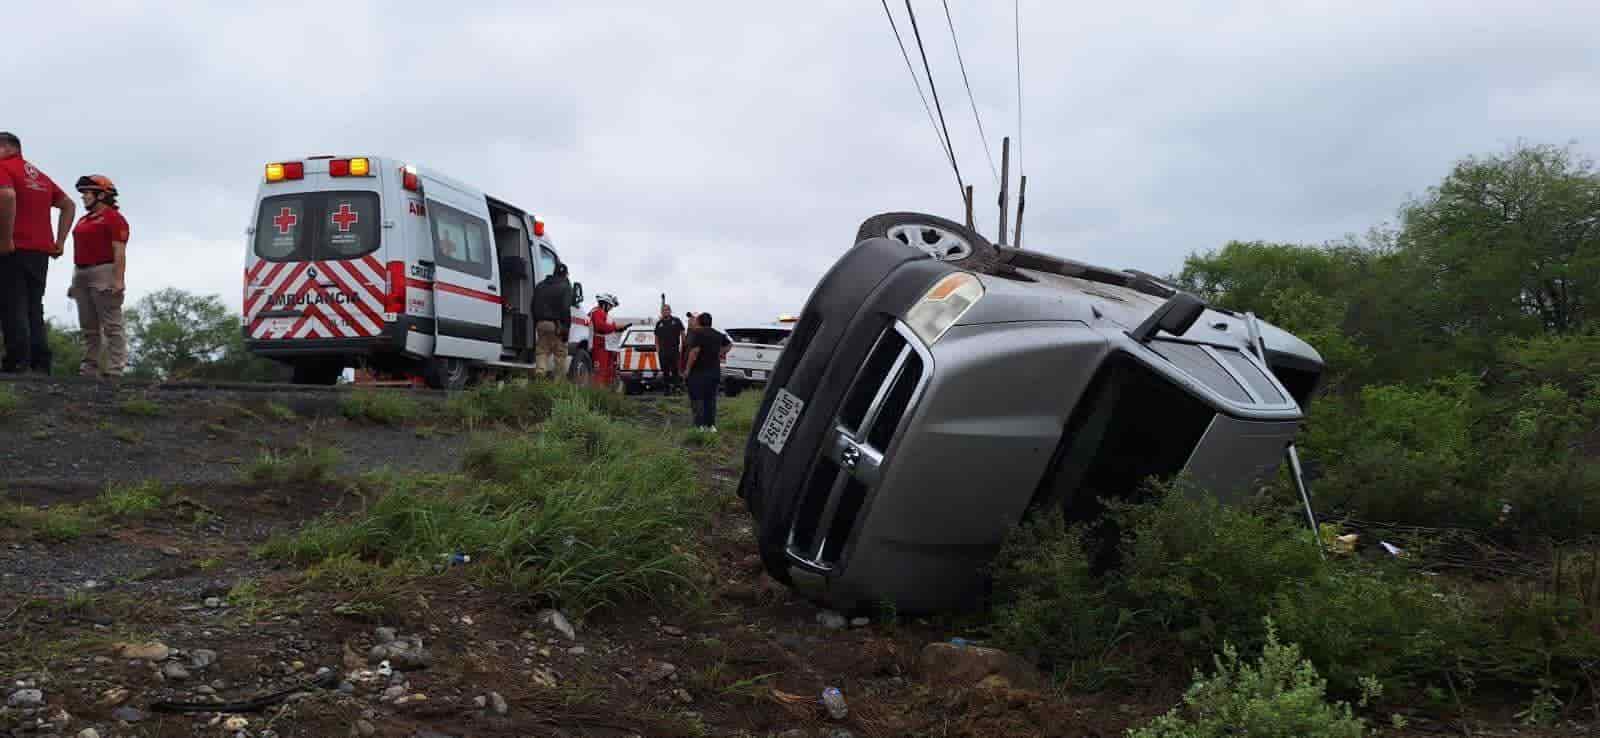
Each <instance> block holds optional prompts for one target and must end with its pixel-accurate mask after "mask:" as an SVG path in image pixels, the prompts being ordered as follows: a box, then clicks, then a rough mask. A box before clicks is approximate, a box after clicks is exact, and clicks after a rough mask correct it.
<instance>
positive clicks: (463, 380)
mask: <svg viewBox="0 0 1600 738" xmlns="http://www.w3.org/2000/svg"><path fill="white" fill-rule="evenodd" d="M471 377H472V371H471V369H470V368H469V367H468V366H467V362H465V361H463V360H461V359H454V358H447V357H442V356H436V357H434V359H433V361H430V362H428V368H427V370H426V371H424V372H423V374H422V379H423V381H425V382H427V383H428V386H429V387H430V388H432V389H442V390H447V391H450V392H457V391H460V390H462V389H465V388H466V386H467V380H468V379H470V378H471Z"/></svg>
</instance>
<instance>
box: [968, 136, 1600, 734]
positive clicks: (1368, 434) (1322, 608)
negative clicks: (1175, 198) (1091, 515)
mask: <svg viewBox="0 0 1600 738" xmlns="http://www.w3.org/2000/svg"><path fill="white" fill-rule="evenodd" d="M1400 215H1401V217H1400V224H1399V226H1398V227H1395V228H1377V229H1374V230H1373V231H1372V232H1371V233H1370V234H1368V235H1367V236H1366V237H1365V238H1361V239H1355V238H1352V239H1349V240H1347V241H1346V242H1343V243H1337V244H1328V245H1323V246H1310V245H1298V244H1276V243H1262V242H1250V243H1244V242H1234V243H1229V244H1227V245H1226V246H1224V247H1222V248H1221V249H1218V250H1215V251H1210V252H1207V253H1203V254H1195V255H1192V256H1191V257H1189V259H1188V260H1187V261H1186V263H1185V265H1184V268H1183V270H1182V272H1181V273H1180V274H1179V275H1176V276H1175V277H1173V278H1172V279H1173V280H1174V281H1176V282H1178V283H1180V284H1182V285H1184V286H1185V287H1186V288H1188V289H1191V290H1193V291H1195V292H1197V293H1198V294H1201V295H1202V296H1204V297H1205V298H1206V299H1208V300H1209V301H1211V302H1212V303H1213V304H1217V305H1220V306H1223V307H1226V308H1230V309H1234V310H1239V311H1244V310H1250V311H1254V312H1256V313H1258V314H1261V315H1262V316H1263V317H1265V318H1266V319H1268V320H1271V321H1273V322H1274V323H1277V324H1278V325H1281V326H1283V327H1285V328H1287V329H1289V330H1291V331H1293V332H1295V333H1296V334H1298V335H1300V336H1302V337H1304V338H1306V339H1307V340H1308V341H1309V342H1310V343H1311V344H1312V345H1313V346H1315V347H1316V348H1317V349H1318V350H1319V351H1320V352H1321V353H1322V354H1323V356H1324V358H1325V359H1326V360H1327V361H1328V364H1329V369H1330V371H1329V375H1328V377H1327V378H1326V380H1325V381H1324V383H1323V384H1322V386H1321V387H1320V388H1319V390H1318V392H1317V394H1316V396H1315V399H1314V400H1313V402H1312V403H1311V407H1310V416H1309V419H1308V422H1307V425H1306V429H1305V432H1304V434H1303V436H1302V440H1301V443H1300V448H1301V451H1302V454H1303V456H1304V457H1305V459H1306V462H1307V468H1308V472H1309V474H1308V476H1309V477H1310V484H1311V488H1312V492H1313V498H1314V501H1315V503H1316V506H1317V509H1318V513H1319V517H1320V522H1321V524H1322V530H1321V531H1319V532H1318V534H1317V536H1316V537H1313V534H1312V533H1311V532H1310V531H1309V530H1308V529H1307V526H1306V523H1305V518H1304V517H1303V512H1302V511H1300V510H1299V509H1298V498H1297V497H1296V494H1295V492H1294V488H1293V486H1292V485H1291V484H1290V482H1289V480H1288V477H1287V474H1285V475H1284V476H1283V477H1282V478H1281V479H1280V480H1279V483H1278V484H1277V485H1276V486H1275V487H1274V488H1272V489H1271V490H1269V491H1268V493H1267V494H1265V495H1263V496H1262V497H1260V498H1259V499H1256V500H1254V501H1253V503H1252V504H1251V505H1247V506H1235V507H1227V506H1222V505H1218V504H1216V503H1215V502H1213V501H1209V500H1207V499H1205V498H1204V497H1203V496H1201V495H1197V494H1194V493H1193V491H1192V490H1189V489H1187V488H1186V487H1185V486H1184V485H1183V483H1182V480H1169V481H1168V482H1165V483H1158V484H1153V485H1152V487H1151V489H1150V490H1148V491H1149V492H1150V494H1149V495H1148V496H1147V499H1148V501H1146V502H1144V503H1142V504H1137V505H1135V504H1128V503H1126V502H1122V503H1118V504H1113V505H1112V507H1111V512H1110V513H1109V514H1108V515H1107V516H1106V518H1105V519H1104V520H1103V521H1099V522H1098V523H1097V524H1095V525H1080V526H1072V527H1068V526H1065V525H1064V524H1063V522H1062V520H1061V518H1060V516H1059V514H1052V513H1049V512H1040V513H1039V514H1037V515H1036V516H1035V517H1034V518H1033V519H1032V520H1031V521H1029V522H1028V523H1027V524H1025V525H1023V526H1021V527H1019V528H1018V529H1017V530H1016V531H1014V532H1013V534H1012V536H1011V537H1010V539H1009V540H1008V542H1007V545H1006V547H1005V550H1004V551H1003V552H1002V555H1001V556H1000V557H999V559H998V560H997V561H996V563H995V567H994V572H995V577H996V587H995V591H996V598H995V600H996V601H995V607H994V609H993V610H992V611H991V613H990V620H989V621H988V623H987V626H988V630H989V634H990V635H991V636H992V638H993V639H994V640H995V641H996V642H997V643H998V644H1000V645H1003V646H1004V647H1006V648H1009V649H1013V650H1014V651H1016V652H1017V653H1020V654H1023V655H1025V656H1027V657H1030V658H1031V659H1032V660H1034V661H1035V662H1036V663H1038V664H1040V665H1041V666H1044V667H1045V668H1047V669H1049V670H1051V671H1052V672H1053V673H1054V674H1055V675H1056V676H1057V677H1058V679H1059V680H1061V681H1062V682H1064V683H1065V684H1066V685H1067V686H1068V687H1069V688H1072V689H1077V690H1091V691H1092V690H1099V689H1107V688H1118V687H1124V686H1128V685H1133V684H1138V683H1141V682H1144V681H1146V680H1149V679H1152V678H1155V677H1157V676H1158V675H1159V674H1161V673H1164V672H1170V668H1171V665H1172V664H1173V663H1174V662H1175V661H1176V662H1177V663H1183V664H1187V665H1189V666H1190V667H1191V668H1196V667H1198V666H1200V665H1203V664H1205V663H1206V662H1207V661H1209V660H1212V659H1215V658H1216V654H1218V653H1222V654H1223V658H1224V659H1225V661H1217V662H1216V663H1217V666H1218V669H1219V671H1218V673H1217V674H1214V675H1201V674H1199V673H1197V675H1196V681H1195V685H1194V686H1193V687H1192V689H1191V690H1190V692H1189V694H1188V696H1187V697H1186V700H1185V701H1186V705H1185V706H1184V707H1183V708H1182V709H1180V710H1177V711H1175V712H1174V713H1173V715H1172V716H1169V717H1167V718H1163V719H1161V720H1158V721H1156V723H1154V724H1152V725H1151V726H1150V727H1149V728H1147V729H1145V730H1143V731H1140V732H1137V733H1135V735H1138V736H1211V735H1223V734H1224V733H1227V732H1229V731H1231V732H1232V734H1237V732H1238V731H1239V730H1240V729H1243V730H1244V732H1247V733H1249V734H1250V735H1330V736H1331V735H1360V734H1361V729H1359V728H1357V727H1354V725H1353V724H1352V723H1351V722H1350V721H1349V719H1348V713H1346V712H1344V711H1343V708H1342V707H1341V708H1337V709H1336V707H1335V706H1334V705H1333V703H1331V702H1329V700H1349V701H1352V702H1356V703H1358V705H1361V706H1367V707H1369V708H1370V709H1368V710H1367V711H1368V712H1369V713H1371V714H1370V715H1369V716H1371V717H1374V718H1375V719H1377V721H1378V722H1387V720H1385V719H1383V718H1382V715H1381V714H1379V713H1377V712H1376V711H1375V710H1376V708H1375V707H1371V706H1372V705H1375V704H1376V703H1375V702H1374V701H1373V694H1374V693H1375V692H1379V691H1381V692H1383V694H1384V695H1385V699H1386V700H1387V703H1392V704H1395V705H1405V706H1412V707H1415V708H1418V709H1421V710H1423V711H1425V712H1427V713H1431V714H1441V715H1444V714H1460V713H1461V712H1463V711H1465V709H1466V708H1467V707H1468V706H1473V707H1482V706H1485V705H1494V704H1501V705H1508V706H1510V707H1511V708H1513V709H1515V711H1516V714H1517V715H1518V718H1519V719H1520V720H1521V721H1522V722H1524V723H1527V724H1530V725H1553V724H1554V723H1555V722H1556V721H1558V720H1560V719H1562V718H1577V717H1579V716H1580V715H1583V716H1592V711H1593V710H1594V709H1596V708H1600V702H1597V699H1600V695H1597V694H1596V692H1595V688H1596V687H1595V685H1596V683H1597V681H1596V679H1597V677H1600V666H1597V665H1600V546H1597V543H1600V538H1597V537H1596V533H1595V532H1596V531H1600V460H1597V457H1600V338H1597V330H1600V314H1596V313H1595V312H1594V307H1593V306H1594V305H1595V304H1596V300H1597V299H1600V294H1597V292H1596V291H1597V290H1600V258H1597V256H1600V229H1597V228H1596V227H1595V226H1594V224H1595V223H1596V222H1597V218H1600V172H1597V171H1596V170H1595V168H1594V166H1593V165H1592V164H1591V163H1590V162H1588V161H1587V160H1584V159H1582V158H1581V157H1580V156H1579V155H1578V153H1577V152H1575V151H1574V150H1572V149H1570V148H1556V147H1549V146H1517V147H1514V148H1513V149H1511V150H1509V151H1507V152H1505V153H1502V154H1499V155H1493V156H1487V157H1472V158H1468V159H1465V160H1463V161H1461V162H1460V163H1459V164H1458V165H1457V166H1456V167H1455V168H1454V170H1453V171H1452V172H1451V173H1450V174H1449V176H1447V177H1446V178H1445V180H1444V181H1443V182H1442V183H1441V184H1440V185H1439V186H1438V187H1435V188H1432V189H1431V190H1429V191H1428V192H1427V193H1426V194H1425V195H1424V196H1423V197H1420V198H1417V199H1415V200H1413V201H1411V202H1409V203H1407V204H1406V205H1405V206H1404V207H1403V208H1402V210H1401V213H1400ZM1491 256H1492V258H1491ZM1319 543H1320V544H1321V545H1323V546H1324V548H1325V550H1326V551H1328V557H1327V559H1326V560H1324V559H1323V558H1322V557H1321V555H1319V553H1318V551H1317V545H1319ZM1385 543H1387V544H1389V545H1390V546H1393V547H1394V548H1393V550H1391V549H1389V548H1385V547H1384V546H1382V545H1381V544H1385ZM1108 552H1109V554H1108ZM1108 561H1110V562H1115V564H1116V565H1114V566H1105V564H1106V563H1107V562H1108ZM1269 621H1270V623H1271V627H1270V628H1269V627H1268V622H1269ZM1279 639H1281V641H1280V640H1279ZM1291 651H1292V654H1293V655H1292V657H1291V655H1290V654H1291ZM1238 654H1261V662H1260V665H1259V667H1255V670H1254V671H1252V670H1250V669H1246V668H1245V667H1244V665H1243V664H1242V662H1240V661H1238V660H1237V658H1236V657H1237V655H1238ZM1301 658H1303V659H1304V661H1305V665H1304V666H1296V665H1295V662H1296V661H1297V660H1298V659H1301ZM1324 679H1325V680H1326V682H1325V686H1326V689H1327V692H1328V695H1329V696H1328V697H1327V698H1326V699H1325V698H1324V697H1323V696H1322V690H1323V686H1324V682H1323V681H1322V680H1324ZM1266 682H1271V683H1273V684H1276V685H1279V686H1274V687H1271V688H1270V689H1269V688H1265V687H1264V686H1263V684H1265V683H1266ZM1252 684H1253V685H1254V686H1251V685H1252ZM1516 708H1520V709H1516ZM1265 715H1270V716H1273V718H1274V720H1276V721H1277V722H1275V723H1273V724H1271V725H1268V724H1265V723H1259V724H1258V723H1257V722H1255V721H1254V720H1253V718H1252V716H1254V717H1260V716H1265ZM1374 724H1376V723H1374ZM1279 725H1283V726H1295V727H1294V728H1293V729H1292V730H1288V731H1287V732H1283V729H1282V728H1280V727H1277V726H1279ZM1248 726H1256V727H1248ZM1258 728H1259V732H1258Z"/></svg>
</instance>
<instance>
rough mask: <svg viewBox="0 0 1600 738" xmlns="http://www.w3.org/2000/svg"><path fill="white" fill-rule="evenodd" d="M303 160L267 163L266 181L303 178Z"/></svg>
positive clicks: (304, 169) (304, 166) (304, 170)
mask: <svg viewBox="0 0 1600 738" xmlns="http://www.w3.org/2000/svg"><path fill="white" fill-rule="evenodd" d="M305 176H306V165H305V162H299V161H285V162H276V163H273V164H268V165H267V181H268V182H282V181H285V180H292V179H305Z"/></svg>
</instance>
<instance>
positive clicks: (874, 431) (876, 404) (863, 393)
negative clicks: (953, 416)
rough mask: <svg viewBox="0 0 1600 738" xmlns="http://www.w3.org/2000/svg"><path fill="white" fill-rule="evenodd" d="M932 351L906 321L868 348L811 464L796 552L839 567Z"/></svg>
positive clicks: (794, 530) (794, 539)
mask: <svg viewBox="0 0 1600 738" xmlns="http://www.w3.org/2000/svg"><path fill="white" fill-rule="evenodd" d="M927 375H928V359H927V355H926V354H925V353H924V351H923V349H922V348H921V345H920V344H918V343H917V342H916V339H915V338H913V337H912V336H911V333H910V332H909V331H908V330H907V329H905V328H904V327H903V326H901V325H900V324H899V323H893V324H891V325H889V326H888V327H887V328H886V329H885V330H884V331H883V333H882V335H880V336H879V337H878V341H877V343H876V344H874V345H873V347H872V350H871V351H870V352H868V354H867V359H866V361H864V362H862V365H861V368H860V370H859V371H858V372H857V373H856V376H855V379H854V380H853V381H852V382H851V384H850V387H849V388H848V389H846V391H845V394H844V402H843V403H842V404H841V405H840V408H839V415H838V416H837V417H836V418H835V420H834V423H833V426H832V428H831V429H830V430H829V432H828V438H827V439H825V440H824V441H823V444H822V449H821V451H820V453H819V455H818V458H817V459H816V461H815V462H814V463H813V464H812V467H811V470H810V473H809V475H808V476H807V479H806V483H805V486H804V489H803V492H802V494H801V499H800V505H799V507H798V509H797V511H796V514H795V519H794V524H793V526H792V527H791V528H790V532H789V541H788V547H789V554H790V555H791V556H793V557H794V558H796V559H798V560H800V561H802V562H804V563H806V564H808V565H810V566H812V567H814V568H817V569H823V570H827V569H832V568H833V566H834V565H835V564H837V563H838V561H839V557H840V555H841V554H842V553H843V552H844V546H845V543H846V541H847V540H848V539H849V537H850V533H851V531H852V530H853V529H854V527H855V524H856V518H857V517H858V516H859V515H860V513H861V509H862V507H863V506H864V505H865V504H866V501H867V497H868V495H869V494H870V493H871V491H872V489H873V488H874V487H875V486H876V485H877V484H878V481H879V480H880V479H882V475H883V466H884V464H883V462H884V457H885V455H887V454H888V452H889V449H890V447H891V445H892V444H893V443H894V438H895V434H896V433H897V432H898V431H899V429H900V425H901V423H902V421H903V420H904V419H905V416H906V413H907V412H909V411H910V409H911V408H912V406H913V405H914V404H915V403H916V400H917V395H918V394H919V393H920V392H921V390H922V387H923V386H924V384H925V383H926V380H927Z"/></svg>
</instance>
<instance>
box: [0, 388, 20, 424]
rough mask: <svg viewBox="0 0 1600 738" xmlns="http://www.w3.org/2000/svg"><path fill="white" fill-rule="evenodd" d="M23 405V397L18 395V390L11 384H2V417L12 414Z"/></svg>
mask: <svg viewBox="0 0 1600 738" xmlns="http://www.w3.org/2000/svg"><path fill="white" fill-rule="evenodd" d="M21 406H22V398H21V397H18V396H17V390H16V389H15V388H14V387H12V386H11V385H9V384H0V417H4V416H7V415H10V414H12V413H14V412H16V411H17V408H18V407H21Z"/></svg>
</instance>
